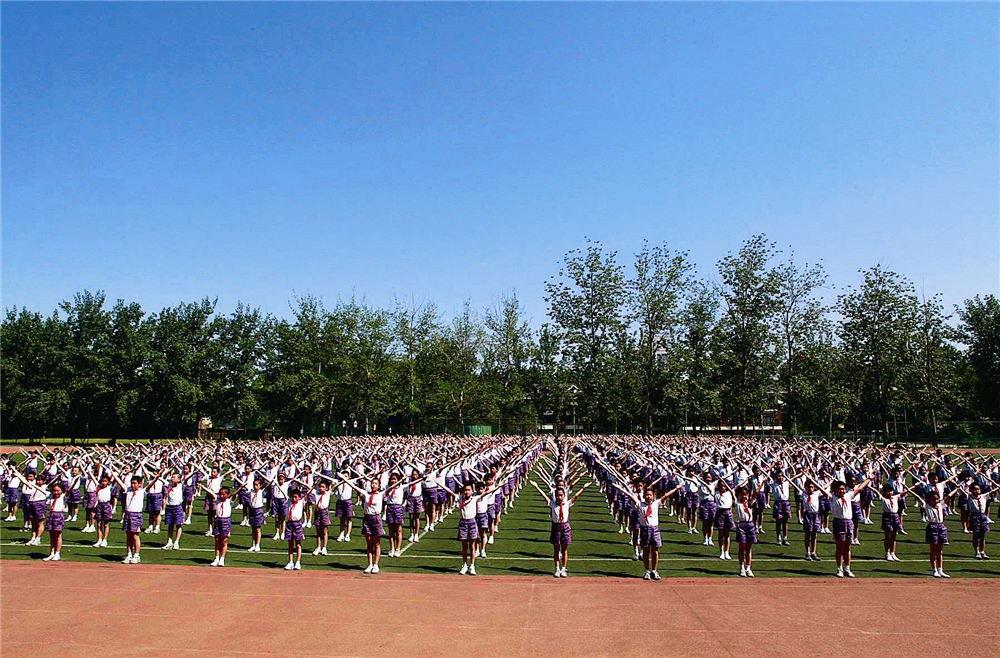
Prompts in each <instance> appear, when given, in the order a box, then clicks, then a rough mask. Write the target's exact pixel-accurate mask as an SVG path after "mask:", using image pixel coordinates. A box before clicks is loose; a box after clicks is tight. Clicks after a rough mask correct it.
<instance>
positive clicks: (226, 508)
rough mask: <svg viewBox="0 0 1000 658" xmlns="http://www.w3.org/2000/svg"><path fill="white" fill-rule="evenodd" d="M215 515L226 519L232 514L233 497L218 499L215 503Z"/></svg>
mask: <svg viewBox="0 0 1000 658" xmlns="http://www.w3.org/2000/svg"><path fill="white" fill-rule="evenodd" d="M215 516H216V518H219V519H228V518H231V517H232V516H233V499H232V498H226V499H225V500H220V501H219V502H217V503H216V505H215Z"/></svg>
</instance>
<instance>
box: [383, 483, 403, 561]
mask: <svg viewBox="0 0 1000 658" xmlns="http://www.w3.org/2000/svg"><path fill="white" fill-rule="evenodd" d="M405 495H406V487H405V486H404V485H402V484H401V483H400V479H399V474H398V473H392V474H390V475H389V485H388V488H387V489H386V491H385V524H386V525H387V526H389V557H399V556H400V555H402V554H403V553H402V551H403V500H404V497H405Z"/></svg>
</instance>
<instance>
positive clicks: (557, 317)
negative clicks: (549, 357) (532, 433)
mask: <svg viewBox="0 0 1000 658" xmlns="http://www.w3.org/2000/svg"><path fill="white" fill-rule="evenodd" d="M545 300H546V301H547V302H548V304H549V317H551V318H552V321H553V322H554V323H555V327H556V329H557V330H558V331H559V333H560V342H561V344H562V345H563V348H564V349H565V350H566V354H567V356H568V358H569V362H570V364H571V367H572V374H573V377H574V378H575V379H576V386H578V388H579V389H580V394H579V398H578V400H579V402H578V403H579V409H580V413H581V420H583V421H584V422H586V423H587V424H588V425H589V426H590V427H591V429H593V428H594V426H595V425H597V424H598V423H601V421H604V420H606V419H607V413H606V411H607V410H606V409H605V408H603V407H602V405H601V402H602V399H604V398H606V397H607V392H608V391H607V387H608V386H609V381H608V379H607V378H606V377H605V366H606V361H607V359H608V356H609V354H611V353H612V351H613V349H614V341H615V336H616V332H617V331H619V330H620V329H621V328H622V327H623V326H624V325H625V319H624V317H623V313H622V309H623V306H624V304H625V301H626V288H625V276H624V272H623V268H622V266H621V265H619V264H618V262H617V252H614V251H605V249H604V247H603V245H601V243H600V242H593V241H588V242H587V246H586V248H584V249H582V250H581V249H574V250H572V251H570V252H569V253H567V254H566V255H565V256H564V257H563V266H562V268H561V269H560V270H559V275H558V276H557V277H556V278H554V279H550V280H549V281H548V282H547V283H546V284H545Z"/></svg>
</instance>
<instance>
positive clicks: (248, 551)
mask: <svg viewBox="0 0 1000 658" xmlns="http://www.w3.org/2000/svg"><path fill="white" fill-rule="evenodd" d="M255 548H257V546H255V545H254V546H251V547H250V548H248V549H247V553H256V551H255V550H254V549H255Z"/></svg>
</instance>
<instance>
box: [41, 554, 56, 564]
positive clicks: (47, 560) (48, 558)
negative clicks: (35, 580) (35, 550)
mask: <svg viewBox="0 0 1000 658" xmlns="http://www.w3.org/2000/svg"><path fill="white" fill-rule="evenodd" d="M55 556H56V554H55V553H49V554H48V557H43V558H42V562H49V561H51V560H52V558H54V557H55Z"/></svg>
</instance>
